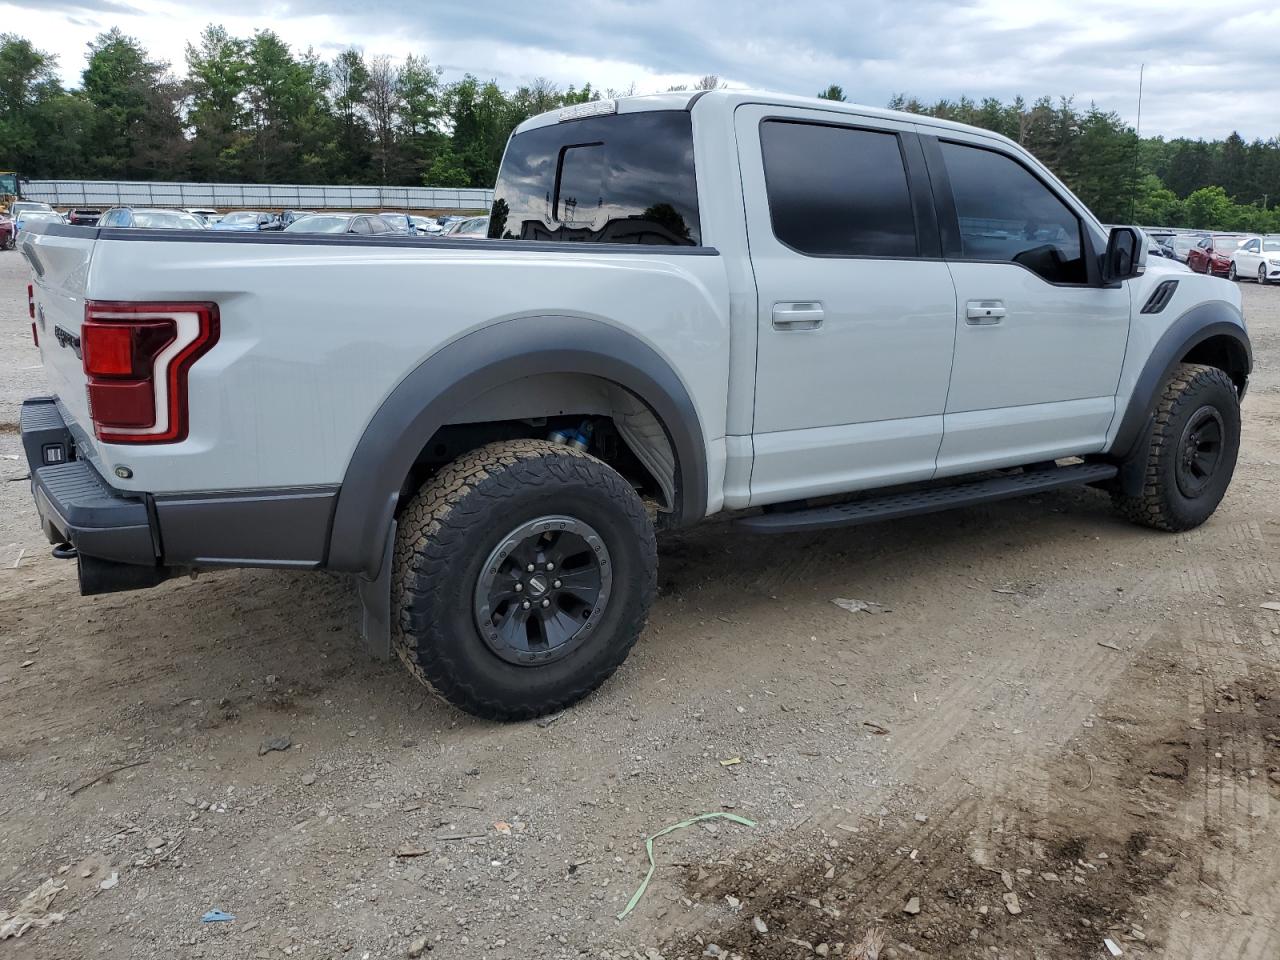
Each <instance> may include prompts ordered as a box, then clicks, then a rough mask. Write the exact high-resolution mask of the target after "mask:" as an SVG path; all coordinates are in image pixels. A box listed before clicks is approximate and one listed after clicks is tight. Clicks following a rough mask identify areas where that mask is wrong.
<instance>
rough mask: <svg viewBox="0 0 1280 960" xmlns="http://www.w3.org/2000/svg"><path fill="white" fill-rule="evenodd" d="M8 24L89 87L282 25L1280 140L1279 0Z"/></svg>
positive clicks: (538, 65)
mask: <svg viewBox="0 0 1280 960" xmlns="http://www.w3.org/2000/svg"><path fill="white" fill-rule="evenodd" d="M0 14H3V17H4V21H3V22H4V23H5V24H6V25H7V29H9V30H13V31H15V32H18V33H21V34H22V35H24V36H26V37H28V38H30V39H31V40H32V41H34V42H35V43H36V44H37V45H38V46H39V47H40V48H41V49H44V50H47V51H50V52H52V53H56V54H57V55H58V57H59V61H60V66H61V69H62V74H63V77H64V80H65V81H66V82H67V83H68V84H69V85H76V84H77V83H78V80H79V74H80V70H81V68H82V67H83V65H84V50H85V44H86V43H87V42H88V41H89V40H90V39H92V37H93V36H94V35H95V34H97V33H99V32H101V31H103V30H106V29H108V28H110V27H112V26H118V27H120V28H121V29H122V30H124V31H125V32H126V33H129V34H132V35H133V36H136V37H138V38H140V39H141V40H142V41H143V42H144V43H145V44H146V45H147V47H148V48H149V49H150V50H151V52H152V54H153V55H154V56H157V57H159V58H162V59H166V60H169V61H170V62H172V63H173V64H175V66H176V67H177V68H179V69H181V67H182V65H183V51H184V48H185V44H186V42H187V41H188V40H192V39H194V38H195V37H196V36H197V35H198V34H199V32H200V30H201V29H202V28H203V27H204V26H205V25H206V24H207V23H209V22H210V21H215V22H219V23H222V24H223V25H225V26H226V27H227V28H228V29H229V30H230V31H232V32H233V33H237V34H241V35H248V34H250V33H252V32H253V30H255V29H258V28H270V29H272V30H275V31H276V32H277V33H279V34H280V35H281V36H282V37H284V38H285V39H286V40H287V41H289V42H290V43H291V44H293V45H295V46H296V47H299V48H306V47H308V46H311V47H314V48H315V49H316V50H317V51H319V52H320V53H321V54H322V55H324V56H326V57H329V56H332V55H333V54H335V53H336V52H337V51H339V50H340V49H342V48H343V47H345V46H348V45H355V46H357V47H360V48H361V49H363V50H364V51H365V52H366V53H368V54H378V53H387V54H391V55H392V56H395V57H401V56H404V55H405V54H408V53H418V54H426V55H427V56H429V57H430V59H431V61H432V62H433V63H435V64H438V65H439V66H441V67H443V68H444V70H445V75H446V78H448V79H456V78H457V77H459V76H461V75H462V74H463V73H466V72H471V73H474V74H476V75H478V76H480V77H481V78H484V79H488V78H490V77H492V78H494V79H496V80H497V81H498V82H499V83H500V84H501V85H503V86H504V87H512V86H517V85H519V84H521V83H525V82H527V81H529V80H531V79H533V78H534V77H537V76H545V77H548V78H550V79H551V80H553V81H555V82H557V83H559V84H561V85H567V84H569V83H574V84H575V85H581V84H582V83H583V82H584V81H590V82H591V83H593V84H594V85H596V86H598V87H614V88H617V89H625V88H627V87H629V86H630V85H631V84H632V83H634V84H635V86H636V90H637V92H649V91H652V90H662V89H665V88H666V87H667V86H669V85H671V84H674V83H684V82H689V81H690V80H692V79H694V78H696V77H698V76H700V75H702V74H704V73H716V74H719V75H720V76H721V77H722V78H724V79H725V80H726V81H727V82H728V83H729V84H730V86H734V87H755V88H765V89H772V90H781V91H785V92H788V93H800V94H813V93H816V92H817V91H818V90H820V89H822V88H824V87H825V86H826V85H827V84H828V83H839V84H841V85H842V86H843V87H844V89H845V91H846V93H847V95H848V96H849V99H851V100H857V101H859V102H862V103H870V104H873V105H876V106H883V105H884V103H885V102H886V101H887V100H888V98H889V97H890V96H891V95H892V94H894V93H897V92H906V93H909V94H913V95H915V96H917V97H919V98H921V99H922V100H926V101H932V100H935V99H937V98H939V97H953V98H954V97H958V96H960V95H962V94H967V95H969V96H971V97H974V98H980V97H984V96H995V97H1001V98H1004V99H1008V98H1011V97H1013V96H1015V95H1017V94H1022V95H1024V96H1026V97H1028V98H1032V97H1035V96H1037V95H1040V94H1045V93H1047V94H1051V95H1054V96H1057V95H1059V94H1066V95H1068V96H1074V97H1075V98H1076V100H1077V101H1078V102H1079V103H1081V104H1087V103H1088V102H1089V101H1096V102H1097V103H1098V105H1099V106H1101V107H1102V108H1104V109H1107V110H1115V111H1117V112H1118V113H1120V114H1121V115H1122V116H1123V117H1125V118H1126V119H1127V120H1129V121H1130V122H1133V121H1134V120H1136V113H1137V101H1138V67H1139V64H1142V63H1146V64H1147V72H1146V85H1145V95H1144V98H1143V112H1142V129H1143V132H1144V133H1151V134H1155V133H1159V134H1164V135H1165V136H1184V135H1185V136H1192V137H1197V136H1202V137H1221V136H1225V135H1226V134H1228V133H1229V132H1231V131H1232V130H1239V131H1240V132H1241V134H1242V135H1244V136H1245V137H1246V138H1247V139H1253V138H1254V137H1263V138H1269V137H1275V136H1280V53H1278V52H1277V46H1276V42H1277V39H1278V38H1280V3H1276V2H1274V0H1265V2H1258V3H1239V4H1232V3H1226V4H1223V3H1208V2H1205V0H1128V2H1125V3H1115V2H1112V0H945V2H943V0H894V2H891V3H884V2H876V3H870V2H867V0H851V2H828V0H791V2H772V0H739V2H736V3H735V2H731V0H719V2H716V0H574V2H563V0H294V2H279V0H221V2H219V3H217V4H208V5H207V4H198V3H180V2H174V0H16V2H9V3H3V2H0Z"/></svg>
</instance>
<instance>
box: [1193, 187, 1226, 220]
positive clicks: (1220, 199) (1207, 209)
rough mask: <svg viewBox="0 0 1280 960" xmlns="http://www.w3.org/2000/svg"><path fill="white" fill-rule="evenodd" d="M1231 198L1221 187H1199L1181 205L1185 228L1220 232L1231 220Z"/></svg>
mask: <svg viewBox="0 0 1280 960" xmlns="http://www.w3.org/2000/svg"><path fill="white" fill-rule="evenodd" d="M1231 208H1232V203H1231V198H1230V197H1228V196H1227V191H1225V190H1223V189H1222V187H1219V186H1212V187H1201V188H1200V189H1199V190H1197V191H1195V192H1194V193H1192V194H1191V196H1189V197H1187V199H1186V200H1185V201H1184V203H1183V211H1184V212H1183V218H1184V220H1185V226H1188V227H1194V228H1196V229H1198V230H1215V229H1216V230H1221V229H1223V226H1224V225H1225V224H1226V223H1227V222H1228V221H1229V220H1230V219H1231V214H1232V209H1231Z"/></svg>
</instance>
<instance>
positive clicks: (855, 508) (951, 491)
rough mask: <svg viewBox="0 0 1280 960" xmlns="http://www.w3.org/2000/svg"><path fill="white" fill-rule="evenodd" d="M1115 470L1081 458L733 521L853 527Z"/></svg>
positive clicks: (767, 527) (785, 528)
mask: <svg viewBox="0 0 1280 960" xmlns="http://www.w3.org/2000/svg"><path fill="white" fill-rule="evenodd" d="M1118 472H1119V470H1118V469H1117V468H1116V467H1115V466H1113V465H1112V464H1109V463H1080V464H1071V465H1069V466H1065V467H1049V468H1042V469H1035V470H1024V471H1022V472H1021V473H1008V474H1001V475H1000V476H997V477H988V478H986V479H983V480H968V481H964V482H960V483H952V484H948V485H946V486H940V487H926V488H923V489H916V490H907V491H902V492H899V493H884V494H878V495H875V494H873V495H871V496H867V497H863V498H862V499H859V500H855V501H852V502H850V503H837V504H832V505H830V506H823V507H812V508H809V509H804V510H792V511H787V512H782V513H760V514H755V515H753V516H750V517H743V518H742V519H740V520H738V521H736V525H737V526H739V527H742V528H743V529H745V530H749V531H750V532H752V533H803V532H805V531H806V530H825V529H827V528H829V527H854V526H858V525H860V524H864V523H878V522H879V521H881V520H897V519H899V518H900V517H913V516H917V515H919V514H924V513H938V512H940V511H942V510H950V509H951V508H952V507H972V506H976V505H978V504H982V503H992V502H994V501H996V500H1010V499H1012V498H1014V497H1023V496H1028V495H1030V494H1033V493H1040V492H1042V491H1044V490H1053V489H1054V488H1056V487H1068V486H1073V485H1076V484H1083V483H1096V482H1098V481H1100V480H1109V479H1110V478H1112V477H1114V476H1115V475H1116V474H1117V473H1118Z"/></svg>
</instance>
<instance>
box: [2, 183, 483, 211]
mask: <svg viewBox="0 0 1280 960" xmlns="http://www.w3.org/2000/svg"><path fill="white" fill-rule="evenodd" d="M22 196H23V198H24V199H27V200H43V201H44V202H45V203H49V204H52V205H53V206H55V207H71V206H89V207H114V206H135V207H138V206H148V207H212V208H216V209H219V210H222V209H227V208H232V207H240V208H250V209H252V208H257V207H264V208H267V209H272V210H323V209H338V210H488V209H489V207H490V205H492V203H493V191H492V190H474V189H456V188H453V187H359V186H346V187H343V186H323V187H315V186H303V185H293V184H290V185H283V184H266V183H164V182H158V181H157V182H147V181H124V180H26V181H23V184H22Z"/></svg>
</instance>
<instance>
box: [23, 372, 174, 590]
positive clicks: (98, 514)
mask: <svg viewBox="0 0 1280 960" xmlns="http://www.w3.org/2000/svg"><path fill="white" fill-rule="evenodd" d="M21 426H22V445H23V448H24V450H25V451H26V454H27V466H28V467H29V468H30V470H31V495H32V496H33V497H34V498H35V502H36V510H37V512H39V514H40V525H41V527H42V528H43V529H44V533H45V536H46V537H47V538H48V540H49V542H50V543H70V544H71V545H72V546H74V547H75V548H76V551H77V553H81V554H83V555H84V556H87V557H96V558H98V559H101V560H112V561H115V562H116V563H131V564H140V565H146V566H155V565H156V564H157V563H158V562H159V552H158V550H157V543H156V538H155V536H154V535H153V530H152V524H151V518H150V515H149V511H148V505H147V502H146V500H145V499H144V498H140V497H129V496H126V495H125V494H122V493H120V492H119V491H118V490H115V489H113V488H112V487H111V486H110V485H109V484H108V483H107V482H106V481H105V480H103V479H102V477H101V476H100V475H99V474H98V471H97V470H95V469H94V468H93V465H92V464H90V463H89V461H87V460H77V459H74V456H75V454H74V449H75V448H74V445H73V443H72V439H71V432H70V431H69V430H68V429H67V427H66V424H65V423H64V422H63V420H62V416H61V414H60V413H59V412H58V408H57V406H56V404H55V403H54V402H53V400H52V399H51V398H49V397H37V398H34V399H32V400H27V401H26V402H24V403H23V405H22V417H21Z"/></svg>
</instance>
